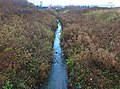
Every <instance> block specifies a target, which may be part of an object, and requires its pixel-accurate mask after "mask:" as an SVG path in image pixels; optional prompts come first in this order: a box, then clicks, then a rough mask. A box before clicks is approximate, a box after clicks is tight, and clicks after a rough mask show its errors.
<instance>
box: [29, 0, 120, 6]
mask: <svg viewBox="0 0 120 89" xmlns="http://www.w3.org/2000/svg"><path fill="white" fill-rule="evenodd" d="M28 1H29V2H32V3H34V4H35V5H40V1H43V5H44V6H46V5H50V4H51V5H108V3H109V4H110V3H111V2H113V4H115V6H120V0H28Z"/></svg>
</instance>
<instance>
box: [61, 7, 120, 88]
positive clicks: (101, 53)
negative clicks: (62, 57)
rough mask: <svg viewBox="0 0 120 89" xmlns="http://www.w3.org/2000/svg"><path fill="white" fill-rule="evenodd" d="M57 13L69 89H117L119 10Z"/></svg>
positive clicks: (118, 75) (118, 78) (119, 68)
mask: <svg viewBox="0 0 120 89" xmlns="http://www.w3.org/2000/svg"><path fill="white" fill-rule="evenodd" d="M59 13H60V18H61V20H62V22H63V35H62V46H63V49H64V52H65V54H66V56H67V64H68V74H69V75H68V76H69V88H70V89H80V88H81V89H119V88H120V56H119V55H120V46H119V45H120V40H119V39H120V25H119V24H120V12H119V9H100V8H99V9H87V10H83V9H82V10H80V9H79V10H78V9H77V10H75V9H72V10H67V11H66V10H65V11H62V12H59Z"/></svg>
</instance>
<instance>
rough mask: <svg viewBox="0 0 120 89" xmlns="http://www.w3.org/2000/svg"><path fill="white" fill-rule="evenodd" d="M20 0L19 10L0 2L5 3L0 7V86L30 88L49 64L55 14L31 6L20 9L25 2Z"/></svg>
mask: <svg viewBox="0 0 120 89" xmlns="http://www.w3.org/2000/svg"><path fill="white" fill-rule="evenodd" d="M8 1H9V0H8ZM13 1H19V0H13ZM22 1H23V3H21V7H20V8H19V10H18V9H15V6H14V7H13V9H15V10H9V9H8V8H7V7H6V6H7V4H6V3H8V2H7V0H1V1H0V5H1V2H2V3H3V2H5V4H2V5H3V6H2V7H5V9H1V10H0V89H2V88H3V89H33V88H35V87H36V85H37V84H38V83H39V84H42V82H43V81H44V79H45V78H47V75H48V71H49V68H50V66H51V61H52V43H53V39H54V29H52V28H56V27H57V25H56V17H55V16H54V15H51V14H49V12H48V11H43V10H37V9H35V8H33V7H31V8H32V9H22V8H23V7H24V6H25V7H26V3H27V2H26V1H24V0H20V2H22ZM10 3H13V2H12V1H11V0H10ZM10 3H8V4H9V5H10ZM15 4H16V3H15ZM16 8H17V7H16ZM7 9H8V11H5V10H7ZM16 12H17V13H16Z"/></svg>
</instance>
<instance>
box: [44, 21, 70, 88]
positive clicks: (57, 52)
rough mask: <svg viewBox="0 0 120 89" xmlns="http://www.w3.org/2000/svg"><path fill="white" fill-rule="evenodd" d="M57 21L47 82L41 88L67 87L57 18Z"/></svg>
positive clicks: (59, 26) (59, 25)
mask: <svg viewBox="0 0 120 89" xmlns="http://www.w3.org/2000/svg"><path fill="white" fill-rule="evenodd" d="M57 22H58V28H57V29H56V32H55V39H54V47H53V50H54V55H53V56H54V59H53V64H52V69H51V72H50V75H49V79H48V83H47V84H46V85H45V86H44V87H43V88H42V89H68V88H67V70H66V63H65V60H63V56H62V54H63V53H62V49H61V45H60V38H61V31H62V25H61V23H60V21H59V20H57Z"/></svg>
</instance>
